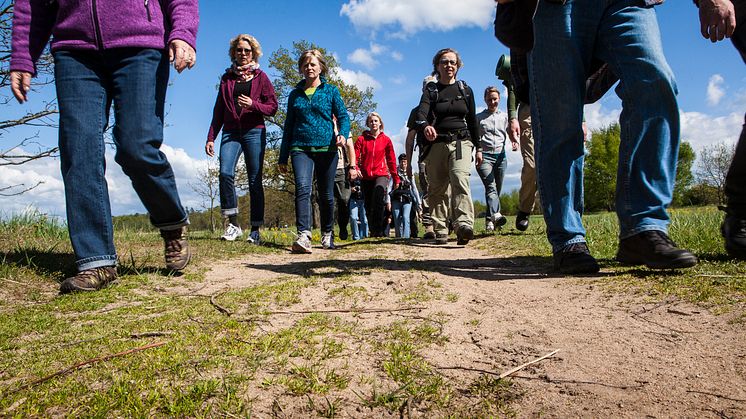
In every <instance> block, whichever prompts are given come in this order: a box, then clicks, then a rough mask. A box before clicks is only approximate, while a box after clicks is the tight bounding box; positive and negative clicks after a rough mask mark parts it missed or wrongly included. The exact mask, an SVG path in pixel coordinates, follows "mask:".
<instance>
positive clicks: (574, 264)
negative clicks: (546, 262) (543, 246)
mask: <svg viewBox="0 0 746 419" xmlns="http://www.w3.org/2000/svg"><path fill="white" fill-rule="evenodd" d="M599 269H600V268H599V266H598V262H596V259H594V258H593V256H591V252H590V250H588V245H586V244H585V243H573V244H570V245H567V246H565V247H564V248H563V249H562V250H560V251H559V252H556V253H555V254H554V270H555V271H558V272H561V273H563V274H573V275H574V274H595V273H596V272H598V271H599Z"/></svg>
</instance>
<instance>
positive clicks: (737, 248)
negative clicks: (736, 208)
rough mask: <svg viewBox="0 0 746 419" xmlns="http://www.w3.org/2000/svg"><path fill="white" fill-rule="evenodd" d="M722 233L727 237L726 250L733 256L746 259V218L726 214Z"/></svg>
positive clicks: (721, 229) (721, 228)
mask: <svg viewBox="0 0 746 419" xmlns="http://www.w3.org/2000/svg"><path fill="white" fill-rule="evenodd" d="M720 233H722V234H723V238H724V239H725V250H727V251H728V254H729V255H730V256H731V257H732V258H737V259H744V260H746V219H744V218H738V217H736V216H735V215H726V216H725V220H724V221H723V225H721V226H720Z"/></svg>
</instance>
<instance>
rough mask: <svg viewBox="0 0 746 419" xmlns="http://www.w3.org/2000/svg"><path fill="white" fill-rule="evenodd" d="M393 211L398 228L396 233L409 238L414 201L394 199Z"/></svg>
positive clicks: (395, 224)
mask: <svg viewBox="0 0 746 419" xmlns="http://www.w3.org/2000/svg"><path fill="white" fill-rule="evenodd" d="M391 212H392V213H393V217H394V227H395V228H396V231H395V232H394V233H395V234H396V237H401V238H403V239H408V238H409V236H410V234H409V233H410V230H409V216H410V213H411V212H412V203H411V202H400V201H394V200H392V201H391Z"/></svg>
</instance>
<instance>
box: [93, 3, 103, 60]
mask: <svg viewBox="0 0 746 419" xmlns="http://www.w3.org/2000/svg"><path fill="white" fill-rule="evenodd" d="M91 12H92V13H93V29H94V32H95V36H96V46H97V47H98V49H99V50H103V49H104V41H103V39H102V38H101V26H100V24H99V22H98V8H97V7H96V0H91Z"/></svg>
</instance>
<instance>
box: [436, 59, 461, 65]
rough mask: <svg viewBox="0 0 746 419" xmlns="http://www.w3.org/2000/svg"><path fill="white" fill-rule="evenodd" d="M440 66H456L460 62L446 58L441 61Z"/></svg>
mask: <svg viewBox="0 0 746 419" xmlns="http://www.w3.org/2000/svg"><path fill="white" fill-rule="evenodd" d="M440 64H441V65H448V64H450V65H456V64H458V61H456V60H449V59H446V58H444V59H442V60H440Z"/></svg>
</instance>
